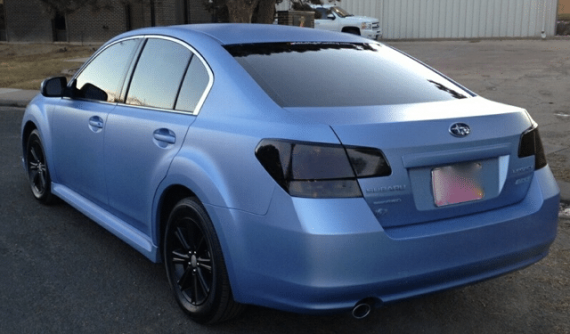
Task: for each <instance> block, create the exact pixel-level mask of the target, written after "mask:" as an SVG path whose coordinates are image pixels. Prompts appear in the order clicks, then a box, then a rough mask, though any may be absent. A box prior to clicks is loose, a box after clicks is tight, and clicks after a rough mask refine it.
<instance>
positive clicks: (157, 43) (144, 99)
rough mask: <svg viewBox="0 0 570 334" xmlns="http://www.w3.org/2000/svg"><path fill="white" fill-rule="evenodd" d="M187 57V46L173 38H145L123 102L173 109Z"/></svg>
mask: <svg viewBox="0 0 570 334" xmlns="http://www.w3.org/2000/svg"><path fill="white" fill-rule="evenodd" d="M190 58H192V53H191V52H190V50H188V49H187V48H186V47H184V46H182V45H180V44H178V43H176V42H173V41H170V40H165V39H158V38H153V39H149V40H148V41H147V43H146V45H145V47H144V49H143V51H142V54H141V56H140V59H139V61H138V63H137V66H136V68H135V71H134V74H133V78H132V80H131V85H130V87H129V91H128V94H127V100H126V102H127V104H131V105H136V106H145V107H153V108H160V109H173V108H174V103H175V101H176V97H177V96H178V89H179V87H180V84H181V82H182V78H183V76H184V73H186V69H187V68H188V64H189V62H190Z"/></svg>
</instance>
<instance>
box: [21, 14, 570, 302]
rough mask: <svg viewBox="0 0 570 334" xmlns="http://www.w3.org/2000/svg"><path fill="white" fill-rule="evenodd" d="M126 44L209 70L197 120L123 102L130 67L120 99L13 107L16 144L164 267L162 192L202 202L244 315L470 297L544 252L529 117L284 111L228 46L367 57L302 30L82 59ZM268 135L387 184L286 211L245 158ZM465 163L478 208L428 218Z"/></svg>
mask: <svg viewBox="0 0 570 334" xmlns="http://www.w3.org/2000/svg"><path fill="white" fill-rule="evenodd" d="M133 38H134V39H140V41H139V42H140V43H138V44H137V45H140V46H139V49H137V50H138V51H137V52H140V48H143V47H144V46H143V45H144V40H145V39H146V38H151V39H165V40H168V41H169V42H173V43H176V44H177V45H178V46H179V45H183V46H184V47H185V48H186V49H187V50H188V52H191V53H192V54H193V57H194V58H192V60H191V61H194V60H196V61H200V62H201V63H202V64H203V65H204V66H206V67H207V70H208V71H209V72H208V75H209V77H210V82H209V84H208V86H207V88H206V89H205V90H204V93H203V95H202V97H201V100H200V103H198V106H199V107H198V108H197V110H195V111H191V112H180V111H174V110H173V109H172V108H170V109H169V108H157V107H153V106H142V105H141V104H144V103H145V101H144V98H143V99H142V100H139V101H137V102H136V103H131V104H128V103H126V101H127V100H126V96H128V90H129V80H130V74H132V72H133V71H132V70H133V68H134V65H135V63H134V62H135V60H132V61H130V62H128V63H129V64H130V65H129V66H130V67H129V68H128V69H125V70H124V72H125V73H124V75H125V79H124V80H121V82H123V85H122V87H119V88H117V90H118V91H119V92H118V95H117V96H119V98H118V99H117V100H116V101H114V102H108V101H107V102H101V101H94V100H90V99H86V98H78V97H77V96H75V97H70V96H67V97H62V98H47V97H43V96H38V97H36V98H35V99H34V100H33V101H32V102H31V103H30V105H29V106H28V108H27V109H26V113H25V114H24V118H23V121H22V134H23V140H24V150H25V140H26V138H25V129H27V127H29V126H33V127H35V128H37V129H38V130H39V133H40V136H41V140H42V143H43V145H44V147H45V155H46V159H47V162H48V166H49V170H50V172H51V176H52V190H53V192H54V194H56V195H57V196H58V197H60V198H62V199H63V200H64V201H66V202H68V203H69V204H71V205H72V206H73V207H75V208H76V209H78V210H79V211H81V212H83V213H84V214H86V215H87V216H88V217H90V218H91V219H93V220H94V221H95V222H97V223H98V224H100V225H101V226H103V227H105V228H106V229H108V230H109V231H111V232H112V233H113V234H114V235H116V236H118V237H119V238H121V239H122V240H123V241H125V242H127V243H128V244H129V245H131V246H132V247H133V248H135V249H137V250H138V251H139V252H141V253H142V254H144V255H145V256H146V257H148V258H149V259H150V260H151V261H155V262H159V261H161V254H160V253H161V251H160V249H161V240H162V235H161V231H162V229H163V228H164V226H163V225H161V224H164V221H161V217H165V216H168V213H169V212H165V211H167V210H168V208H171V207H172V206H170V207H169V206H168V203H166V201H167V198H166V195H165V194H167V193H168V191H169V189H172V188H173V187H177V188H179V189H186V190H187V191H188V193H192V194H194V195H195V196H196V197H197V198H198V199H199V200H200V202H201V203H202V204H203V205H204V207H205V209H206V211H207V212H208V214H209V216H210V218H211V220H212V224H213V226H214V228H215V231H216V234H217V236H218V238H219V241H220V244H221V248H222V251H223V255H224V259H225V264H226V267H227V271H228V275H229V278H230V284H231V287H232V292H233V297H234V298H235V300H236V301H238V302H241V303H246V304H256V305H263V306H268V307H274V308H278V309H283V310H289V311H297V312H308V313H321V312H328V311H339V310H347V309H350V308H352V307H353V306H354V305H355V304H356V302H358V301H359V300H362V299H364V298H374V299H376V300H378V301H382V302H391V301H395V300H399V299H402V298H408V297H412V296H416V295H421V294H424V293H430V292H434V291H439V290H443V289H448V288H452V287H456V286H461V285H464V284H470V283H474V282H477V281H480V280H484V279H487V278H491V277H494V276H498V275H501V274H504V273H507V272H510V271H512V270H516V269H519V268H522V267H524V266H527V265H530V264H532V263H534V262H536V261H538V260H539V259H541V258H542V257H544V256H546V254H547V253H548V248H549V245H550V244H551V243H552V242H553V240H554V238H555V236H556V226H557V211H558V201H559V190H558V188H557V186H556V182H555V181H554V178H553V176H552V173H551V172H550V169H549V168H548V167H544V168H541V169H539V170H535V166H534V156H529V157H523V158H519V157H518V147H519V142H520V138H521V135H522V133H523V132H525V131H526V130H527V129H529V128H531V127H532V126H533V121H532V119H531V118H530V116H529V115H528V113H527V112H526V111H525V110H523V109H521V108H517V107H512V106H506V105H503V104H499V103H495V102H492V101H488V100H485V99H483V98H481V97H472V96H468V97H466V96H464V98H461V99H455V100H449V101H438V102H427V103H414V104H410V103H401V104H396V105H373V106H353V107H342V106H338V107H311V108H309V107H295V108H283V107H281V106H280V105H279V103H277V102H276V101H274V100H273V99H272V98H271V97H270V96H269V95H268V94H267V93H266V92H265V91H264V89H262V88H261V87H260V85H258V83H257V82H256V81H255V80H254V79H253V78H252V77H251V76H250V75H249V74H248V71H246V70H245V69H244V68H243V67H242V66H241V65H240V64H239V63H238V62H237V61H236V60H235V59H234V57H233V56H232V55H231V54H230V53H229V52H228V51H226V49H225V48H224V45H227V44H232V45H234V44H248V43H279V42H295V43H299V44H303V43H307V42H315V43H320V42H329V43H330V42H335V43H370V41H369V40H365V39H361V38H359V37H355V36H351V35H349V34H335V33H329V32H326V31H317V30H311V29H299V28H293V27H283V26H263V25H197V26H175V27H157V28H147V29H141V30H136V31H131V32H128V33H125V34H123V35H120V36H118V37H116V38H114V39H113V40H111V41H109V42H108V43H107V44H106V45H104V46H103V47H102V48H101V49H100V51H98V52H97V53H96V54H95V55H94V57H97V56H98V55H99V54H100V53H101V52H105V50H106V49H107V48H109V47H112V45H114V44H115V43H121V42H122V41H123V40H125V39H133ZM374 43H375V42H374ZM341 54H342V52H341ZM133 57H135V58H133V59H136V52H135V53H134V54H133ZM390 57H394V58H390V59H391V61H393V62H395V63H397V62H398V61H399V60H401V59H403V58H405V59H406V60H405V61H406V62H409V61H410V60H409V58H407V57H405V56H403V55H399V54H398V55H393V56H390ZM399 57H402V58H399ZM89 64H90V62H88V63H87V65H85V66H89ZM285 65H287V64H285ZM285 65H284V66H285ZM289 65H290V66H291V64H289ZM85 68H86V67H84V68H83V69H81V70H80V71H79V74H78V75H81V73H82V71H83V70H84V69H85ZM426 71H429V69H426ZM430 75H431V74H430ZM343 79H346V78H338V80H343ZM72 86H73V79H72V81H71V83H70V89H72V88H73V87H72ZM402 89H412V88H409V87H402ZM440 89H441V90H445V89H442V88H440ZM370 92H371V93H372V94H378V93H379V92H375V91H374V90H373V89H371V91H370ZM282 93H284V94H286V92H282ZM155 98H156V96H155ZM454 123H464V124H467V125H468V126H469V127H470V130H471V132H470V134H469V135H468V136H466V137H463V138H457V137H454V136H452V135H451V134H450V133H449V127H450V126H451V125H452V124H454ZM263 139H282V140H289V141H295V142H303V143H311V142H313V143H319V144H321V145H322V144H334V145H347V146H356V147H372V148H375V149H378V150H381V151H382V153H383V154H384V155H385V157H386V160H387V161H388V163H389V164H390V167H391V169H392V174H391V175H388V176H383V177H372V178H361V179H358V185H359V187H360V189H361V191H362V194H363V196H362V197H358V198H340V199H339V198H334V199H333V198H301V197H292V196H290V195H289V194H288V193H287V192H286V190H285V189H284V188H283V187H281V186H280V185H279V184H278V183H277V182H276V181H275V180H274V179H273V178H272V176H271V175H270V174H269V173H268V172H267V170H266V168H264V166H263V165H262V164H261V163H260V161H259V160H258V159H257V158H256V155H255V150H256V147H257V146H258V144H259V143H260V142H261V141H262V140H263ZM464 162H481V165H482V166H483V167H482V168H484V172H483V173H482V174H481V175H483V176H482V178H483V179H482V181H481V182H482V184H483V185H484V186H485V188H486V189H487V191H486V194H487V196H485V197H483V198H482V199H480V200H477V201H471V202H466V203H459V204H453V205H449V206H445V207H438V206H437V205H435V201H434V195H433V190H432V187H431V178H432V174H431V173H432V171H433V169H434V168H436V167H441V166H450V165H457V164H461V163H464ZM24 165H25V161H24Z"/></svg>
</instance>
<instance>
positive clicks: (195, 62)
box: [175, 56, 210, 113]
mask: <svg viewBox="0 0 570 334" xmlns="http://www.w3.org/2000/svg"><path fill="white" fill-rule="evenodd" d="M209 82H210V75H209V74H208V70H207V69H206V66H205V65H204V64H203V63H202V61H201V60H200V59H198V57H196V56H194V57H193V58H192V62H191V63H190V66H189V67H188V72H187V73H186V76H185V78H184V82H183V83H182V88H180V94H179V96H178V101H177V102H176V108H175V109H176V110H179V111H188V112H191V113H193V112H194V111H195V110H196V107H197V106H198V103H199V102H200V99H201V98H202V95H204V91H205V90H206V88H207V87H208V84H209Z"/></svg>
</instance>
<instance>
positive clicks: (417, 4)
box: [280, 0, 570, 39]
mask: <svg viewBox="0 0 570 334" xmlns="http://www.w3.org/2000/svg"><path fill="white" fill-rule="evenodd" d="M558 1H560V4H561V5H564V4H565V3H566V2H568V3H569V4H568V5H567V7H568V10H570V0H342V1H337V2H336V3H337V4H338V5H339V6H340V7H343V8H344V9H346V10H348V11H349V12H351V13H353V14H355V15H364V16H371V17H376V18H378V19H379V20H380V24H381V26H382V32H383V36H382V38H384V39H432V38H433V39H444V38H525V37H541V35H542V32H543V28H544V33H545V35H546V36H554V35H555V29H556V13H557V9H558ZM324 2H328V1H327V0H325V1H324ZM333 3H334V2H333ZM288 7H289V3H288V1H287V0H285V1H284V3H283V4H281V5H280V9H282V10H283V9H284V10H287V8H288ZM565 8H566V7H565Z"/></svg>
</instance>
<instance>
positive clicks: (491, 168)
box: [289, 97, 534, 229]
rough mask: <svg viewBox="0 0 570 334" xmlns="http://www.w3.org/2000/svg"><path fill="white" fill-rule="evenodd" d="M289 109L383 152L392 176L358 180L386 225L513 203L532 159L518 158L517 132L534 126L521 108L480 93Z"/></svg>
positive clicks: (351, 142) (525, 182) (341, 137)
mask: <svg viewBox="0 0 570 334" xmlns="http://www.w3.org/2000/svg"><path fill="white" fill-rule="evenodd" d="M289 111H290V112H293V113H296V114H297V113H298V114H299V116H301V115H303V117H307V118H309V119H310V120H311V121H320V122H326V123H328V124H329V125H330V126H331V128H332V129H333V131H334V132H335V133H336V135H337V136H338V138H339V140H340V142H341V143H342V144H344V145H350V146H364V147H375V148H378V149H380V150H381V151H382V152H383V153H384V155H385V157H386V159H387V161H388V163H389V164H390V166H391V167H392V174H391V175H390V176H386V177H375V178H362V179H359V184H360V187H361V189H362V192H363V195H364V197H365V199H366V201H367V203H368V205H369V206H370V209H371V210H372V211H373V212H374V214H375V216H376V217H377V218H378V221H379V223H380V224H381V225H382V226H383V227H384V228H386V229H388V228H391V227H402V226H406V225H412V224H418V223H424V222H430V221H434V220H441V219H446V218H451V217H456V216H461V215H467V214H472V213H475V212H481V211H486V210H491V209H494V208H498V207H502V206H506V205H510V204H513V203H516V202H518V201H521V200H522V199H523V198H524V197H525V195H526V193H527V191H528V188H529V185H530V181H531V178H532V175H533V174H532V173H533V171H534V159H533V157H527V158H519V157H518V148H519V141H520V138H521V134H522V133H523V132H524V131H525V130H526V129H528V128H529V127H530V126H531V120H530V118H529V116H528V114H527V113H526V111H524V110H523V109H520V108H517V107H512V106H507V105H503V104H500V103H496V102H492V101H488V100H485V99H483V98H480V97H475V98H468V99H461V100H455V101H447V102H430V103H421V104H413V105H392V106H379V107H378V106H376V107H358V108H346V107H343V108H310V109H309V108H306V109H303V108H294V109H289ZM454 125H456V128H455V129H454V131H455V132H458V130H462V129H463V130H464V127H465V125H467V126H468V127H469V129H470V133H469V134H468V135H465V136H459V137H457V136H454V135H452V133H451V132H453V131H451V130H450V129H451V128H452V127H453V126H454ZM457 125H459V126H457ZM459 132H461V131H459Z"/></svg>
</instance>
